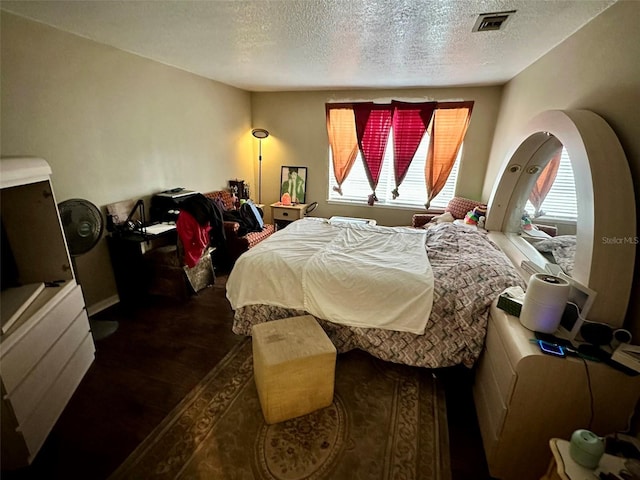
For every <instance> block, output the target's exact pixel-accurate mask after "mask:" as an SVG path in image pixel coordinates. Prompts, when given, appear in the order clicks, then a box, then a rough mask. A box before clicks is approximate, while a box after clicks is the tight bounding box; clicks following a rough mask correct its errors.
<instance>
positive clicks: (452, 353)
mask: <svg viewBox="0 0 640 480" xmlns="http://www.w3.org/2000/svg"><path fill="white" fill-rule="evenodd" d="M426 244H427V253H428V257H429V261H430V263H431V267H432V269H433V274H434V277H435V289H434V296H433V308H432V310H431V317H430V318H429V322H428V326H427V331H426V332H425V333H424V335H416V334H413V333H408V332H396V331H391V330H383V329H376V328H362V327H350V326H344V325H338V324H335V323H332V322H329V321H326V320H324V319H320V318H319V319H318V322H319V323H320V324H321V325H322V327H323V328H324V330H325V331H326V332H327V335H328V336H329V338H330V339H331V341H332V342H333V344H334V345H335V346H336V348H337V350H338V352H346V351H349V350H352V349H354V348H359V349H361V350H364V351H366V352H369V353H370V354H372V355H374V356H376V357H378V358H380V359H382V360H387V361H391V362H395V363H402V364H407V365H413V366H420V367H430V368H437V367H447V366H453V365H458V364H463V365H466V366H469V367H470V366H472V365H473V364H474V363H475V362H476V360H477V359H478V357H479V356H480V353H481V351H482V347H483V345H484V338H485V333H486V328H487V320H488V315H489V307H490V305H491V303H492V302H493V300H494V299H495V298H496V297H497V296H498V295H499V294H500V293H501V292H502V291H503V290H504V289H505V288H507V287H511V286H516V285H519V286H522V287H523V288H524V287H525V286H526V285H525V283H524V282H523V281H522V279H521V278H520V276H519V275H518V273H517V272H516V270H515V269H514V268H513V266H512V264H511V262H510V261H509V259H508V258H507V257H506V256H505V255H504V254H503V253H502V251H500V249H499V248H498V247H497V246H496V245H495V244H494V243H493V242H491V241H490V240H489V238H488V237H487V235H486V233H484V232H480V231H477V230H475V229H470V228H468V227H464V226H456V225H453V224H449V223H444V224H438V225H433V226H430V227H429V228H428V229H427V237H426ZM306 313H307V312H304V311H301V310H292V309H287V308H282V307H274V306H269V305H248V306H245V307H241V308H238V309H237V310H236V311H235V315H234V323H233V331H234V333H237V334H240V335H250V334H251V327H252V325H254V324H257V323H262V322H266V321H270V320H277V319H280V318H286V317H290V316H295V315H304V314H306Z"/></svg>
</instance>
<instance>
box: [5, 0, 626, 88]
mask: <svg viewBox="0 0 640 480" xmlns="http://www.w3.org/2000/svg"><path fill="white" fill-rule="evenodd" d="M615 1H616V0H553V1H547V0H395V1H393V0H279V1H270V0H253V1H239V0H232V1H217V0H215V1H214V0H209V1H207V0H201V1H183V0H173V1H161V0H154V1H144V0H137V1H116V0H108V1H100V0H91V1H82V0H80V1H5V0H3V1H2V3H1V8H2V9H3V10H6V11H8V12H12V13H15V14H17V15H21V16H24V17H27V18H30V19H33V20H36V21H39V22H42V23H45V24H48V25H51V26H53V27H56V28H58V29H61V30H65V31H68V32H71V33H74V34H77V35H80V36H83V37H86V38H89V39H92V40H95V41H97V42H100V43H104V44H107V45H111V46H113V47H116V48H119V49H122V50H125V51H128V52H132V53H135V54H137V55H140V56H143V57H147V58H150V59H153V60H155V61H158V62H161V63H164V64H167V65H172V66H175V67H178V68H181V69H183V70H186V71H189V72H192V73H195V74H198V75H201V76H204V77H208V78H211V79H214V80H218V81H220V82H223V83H226V84H229V85H233V86H236V87H239V88H243V89H247V90H253V91H279V90H280V91H284V90H314V89H338V88H402V87H437V86H460V85H489V84H501V83H504V82H506V81H508V80H510V79H511V78H513V76H515V75H516V74H518V73H519V72H520V71H522V70H523V69H524V68H526V67H527V66H528V65H530V64H531V63H533V62H534V61H535V60H537V59H538V58H540V57H541V56H542V55H544V54H545V53H546V52H548V51H549V50H551V49H552V48H553V47H554V46H556V45H557V44H559V43H560V42H562V41H563V40H564V39H566V38H567V37H569V36H570V35H571V34H573V33H574V32H575V31H576V30H578V29H579V28H580V27H582V26H583V25H584V24H586V23H587V22H589V21H590V20H591V19H592V18H594V17H595V16H596V15H598V14H599V13H601V12H602V11H603V10H605V9H606V8H608V7H609V6H611V5H612V4H613V3H615ZM504 10H516V13H515V15H513V17H512V18H511V19H510V20H509V21H508V22H507V23H506V25H505V27H504V29H503V30H501V31H493V32H484V33H474V32H472V28H473V25H474V23H475V21H476V19H477V17H478V14H481V13H488V12H498V11H504Z"/></svg>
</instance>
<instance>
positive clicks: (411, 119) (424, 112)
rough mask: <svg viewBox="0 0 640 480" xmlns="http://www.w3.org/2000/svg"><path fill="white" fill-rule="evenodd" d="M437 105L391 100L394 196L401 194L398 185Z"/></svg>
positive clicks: (433, 103) (434, 103)
mask: <svg viewBox="0 0 640 480" xmlns="http://www.w3.org/2000/svg"><path fill="white" fill-rule="evenodd" d="M436 106H437V103H436V102H426V103H406V102H398V101H396V100H392V101H391V107H392V111H393V118H392V122H391V123H392V126H393V169H394V174H395V180H396V188H394V189H393V192H392V194H393V198H394V199H395V198H397V197H398V195H400V192H399V191H398V187H400V184H401V183H402V181H403V180H404V177H405V175H406V174H407V171H408V170H409V166H410V165H411V162H412V161H413V157H414V156H415V154H416V150H418V146H419V145H420V141H421V140H422V137H423V135H424V132H425V131H426V129H427V127H428V126H429V122H431V116H432V115H433V111H434V110H435V108H436Z"/></svg>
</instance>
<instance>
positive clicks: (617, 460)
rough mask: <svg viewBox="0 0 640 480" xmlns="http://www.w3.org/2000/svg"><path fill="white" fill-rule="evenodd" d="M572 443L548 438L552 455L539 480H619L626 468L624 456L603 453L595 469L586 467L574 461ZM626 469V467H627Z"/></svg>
mask: <svg viewBox="0 0 640 480" xmlns="http://www.w3.org/2000/svg"><path fill="white" fill-rule="evenodd" d="M571 446H572V444H571V443H570V442H568V441H566V440H563V439H560V438H552V439H551V440H549V449H550V450H551V454H552V455H553V456H552V458H551V461H550V462H549V466H548V468H547V472H546V473H545V475H544V476H543V477H542V478H541V479H540V480H586V479H589V480H591V479H593V480H595V479H598V478H599V479H609V480H621V479H622V478H625V479H629V478H630V477H623V476H622V475H621V472H623V471H624V470H625V468H626V465H625V463H626V462H628V460H627V459H626V458H623V457H617V456H614V455H609V454H606V453H605V454H604V455H602V456H601V458H600V461H599V463H598V465H596V467H595V469H593V468H587V467H584V466H582V465H580V464H579V463H578V462H576V461H575V460H574V459H573V458H572V456H571V454H570V450H571ZM627 470H628V468H627Z"/></svg>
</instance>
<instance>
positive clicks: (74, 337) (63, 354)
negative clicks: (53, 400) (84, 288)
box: [7, 310, 89, 424]
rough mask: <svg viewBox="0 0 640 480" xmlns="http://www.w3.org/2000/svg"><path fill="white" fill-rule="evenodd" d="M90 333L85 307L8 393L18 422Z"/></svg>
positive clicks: (27, 416) (24, 419) (25, 416)
mask: <svg viewBox="0 0 640 480" xmlns="http://www.w3.org/2000/svg"><path fill="white" fill-rule="evenodd" d="M88 333H89V320H88V318H87V313H86V312H85V311H84V310H83V311H82V312H81V313H80V315H78V317H77V318H76V319H75V321H74V322H73V323H72V324H71V325H70V326H69V328H68V329H67V330H66V331H65V332H64V333H63V334H62V336H61V337H60V338H59V339H58V341H57V342H56V343H55V344H54V345H53V347H52V348H51V349H50V350H49V351H48V352H47V353H46V354H45V356H44V357H42V359H41V360H40V362H38V363H37V364H36V366H35V368H34V369H33V370H31V371H30V372H29V374H28V375H27V376H26V377H25V378H24V380H23V381H22V382H21V383H20V384H19V385H17V386H16V388H15V390H13V391H12V392H10V393H9V394H8V395H7V396H8V398H9V401H10V402H11V405H12V407H13V411H14V413H15V415H16V419H17V420H18V424H22V423H24V422H25V421H26V420H27V419H28V418H29V416H30V415H31V413H32V411H33V409H34V408H35V406H36V405H37V404H38V403H39V402H40V400H41V399H42V396H43V394H44V393H45V392H46V391H47V390H48V389H49V388H50V387H51V385H52V384H53V382H54V381H56V379H57V377H58V376H59V375H60V373H61V372H62V370H63V369H64V367H65V366H66V364H67V362H68V361H69V359H70V358H71V357H72V356H73V354H74V353H75V351H76V350H77V349H78V347H79V346H80V344H81V343H82V342H83V341H84V339H85V338H86V336H87V334H88Z"/></svg>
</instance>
